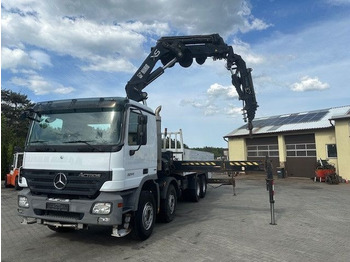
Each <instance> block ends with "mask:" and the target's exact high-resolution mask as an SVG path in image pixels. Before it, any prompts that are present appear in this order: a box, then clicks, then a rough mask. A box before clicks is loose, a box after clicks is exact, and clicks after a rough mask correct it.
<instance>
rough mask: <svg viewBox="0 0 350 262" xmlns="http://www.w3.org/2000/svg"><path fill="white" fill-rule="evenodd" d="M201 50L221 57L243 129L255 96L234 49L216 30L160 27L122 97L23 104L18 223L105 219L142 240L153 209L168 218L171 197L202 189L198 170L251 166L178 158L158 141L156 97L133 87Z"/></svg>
mask: <svg viewBox="0 0 350 262" xmlns="http://www.w3.org/2000/svg"><path fill="white" fill-rule="evenodd" d="M208 57H212V58H213V59H214V60H217V59H224V60H226V67H227V69H228V70H229V71H230V72H231V78H232V84H233V85H234V86H235V88H236V90H237V93H238V95H239V99H240V100H242V101H243V117H244V120H245V121H247V128H248V129H250V130H251V129H252V120H253V119H254V116H255V112H256V109H257V107H258V105H257V102H256V97H255V92H254V87H253V82H252V77H251V69H249V68H247V67H246V64H245V62H244V60H243V59H242V58H241V56H239V55H237V54H235V53H234V52H233V48H232V47H231V46H229V45H227V44H226V43H225V42H224V40H223V39H222V37H221V36H220V35H218V34H212V35H192V36H171V37H162V38H160V39H159V40H158V41H157V43H156V45H155V46H154V47H153V48H151V52H150V54H149V55H148V56H147V57H146V59H145V60H144V62H143V63H142V64H141V66H140V67H139V68H138V70H137V71H136V72H135V74H134V75H133V76H132V78H131V79H130V81H128V83H127V84H126V87H125V91H126V94H127V96H126V97H99V98H81V99H66V100H58V101H45V102H38V103H36V104H35V105H34V106H33V108H31V109H30V110H27V111H26V112H25V115H26V117H28V118H29V119H30V120H31V126H30V128H29V131H28V136H27V140H26V145H25V150H24V159H23V166H22V168H21V172H20V177H19V185H20V186H21V187H23V190H21V191H20V192H19V194H18V214H19V216H21V217H22V219H23V220H22V224H33V223H38V224H41V225H45V226H47V227H48V228H50V229H51V230H54V231H56V232H66V231H71V230H77V229H87V228H88V227H90V226H105V227H110V228H111V235H112V236H115V237H124V236H126V235H128V234H130V233H131V235H132V236H134V237H135V238H137V239H140V240H145V239H147V238H149V237H150V235H151V234H152V231H153V228H154V225H155V222H156V218H158V219H159V220H161V221H163V222H170V221H172V220H173V219H174V218H175V214H176V208H177V203H178V200H179V199H180V198H181V199H188V200H190V201H193V202H198V201H199V200H200V199H201V198H204V197H205V195H206V191H207V183H208V172H217V171H219V170H220V171H223V170H236V171H237V170H258V169H260V165H259V163H257V162H248V161H235V162H230V161H198V160H196V161H191V160H179V159H178V157H175V155H176V154H175V153H174V152H173V151H171V150H167V148H166V147H165V148H162V144H163V143H164V138H163V139H162V132H161V129H162V128H161V115H160V112H161V106H159V107H157V108H156V109H155V110H153V109H151V108H149V107H148V106H147V103H146V100H147V97H148V94H147V93H146V92H144V91H143V89H144V88H145V87H146V86H147V85H149V84H150V83H151V82H153V81H154V80H155V79H156V78H157V77H159V76H160V75H162V74H163V73H164V71H165V69H168V68H171V67H173V66H174V65H175V64H177V63H178V64H180V66H182V67H189V66H190V65H191V64H192V61H193V60H196V62H197V63H198V64H200V65H201V64H203V63H204V62H205V60H206V59H207V58H208ZM158 62H160V63H161V65H160V66H159V67H158V68H157V69H155V70H154V67H155V66H156V64H157V63H158Z"/></svg>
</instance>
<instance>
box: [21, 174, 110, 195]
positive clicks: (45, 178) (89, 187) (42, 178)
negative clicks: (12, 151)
mask: <svg viewBox="0 0 350 262" xmlns="http://www.w3.org/2000/svg"><path fill="white" fill-rule="evenodd" d="M59 173H63V174H64V175H65V176H66V178H67V183H66V186H65V187H64V188H63V189H57V188H56V187H55V186H54V179H55V177H56V176H57V175H58V174H59ZM21 176H23V177H25V178H26V180H27V183H28V186H29V188H30V190H31V192H32V193H33V194H45V195H47V196H49V197H60V198H96V197H97V196H98V194H99V190H100V188H101V186H102V185H103V183H104V182H106V181H108V180H111V177H112V173H111V172H100V171H95V172H94V171H89V172H85V171H84V172H81V171H63V172H62V171H52V170H29V169H22V170H21Z"/></svg>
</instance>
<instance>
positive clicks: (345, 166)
mask: <svg viewBox="0 0 350 262" xmlns="http://www.w3.org/2000/svg"><path fill="white" fill-rule="evenodd" d="M335 137H336V142H337V143H336V144H337V155H338V174H339V175H340V176H342V177H343V178H344V179H348V180H350V168H349V163H350V121H349V119H339V120H336V121H335Z"/></svg>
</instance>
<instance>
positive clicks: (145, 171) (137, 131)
mask: <svg viewBox="0 0 350 262" xmlns="http://www.w3.org/2000/svg"><path fill="white" fill-rule="evenodd" d="M125 140H126V141H124V144H125V151H124V161H125V165H124V167H125V176H126V179H125V187H126V188H132V187H137V186H139V184H140V182H141V181H142V179H143V178H144V177H145V176H148V175H155V174H156V166H157V147H156V142H157V141H156V131H155V117H154V115H152V114H149V113H148V112H145V111H142V110H140V109H138V108H130V109H129V110H128V115H127V128H126V135H125Z"/></svg>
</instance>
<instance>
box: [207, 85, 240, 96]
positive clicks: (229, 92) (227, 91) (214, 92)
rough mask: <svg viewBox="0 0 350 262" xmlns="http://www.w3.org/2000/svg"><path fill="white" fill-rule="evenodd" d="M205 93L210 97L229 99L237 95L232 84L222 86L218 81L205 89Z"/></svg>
mask: <svg viewBox="0 0 350 262" xmlns="http://www.w3.org/2000/svg"><path fill="white" fill-rule="evenodd" d="M207 94H208V95H209V96H210V97H211V98H224V99H230V98H233V97H238V94H237V91H236V89H235V87H233V86H223V85H220V84H218V83H214V84H212V85H211V86H210V87H209V89H208V90H207Z"/></svg>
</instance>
